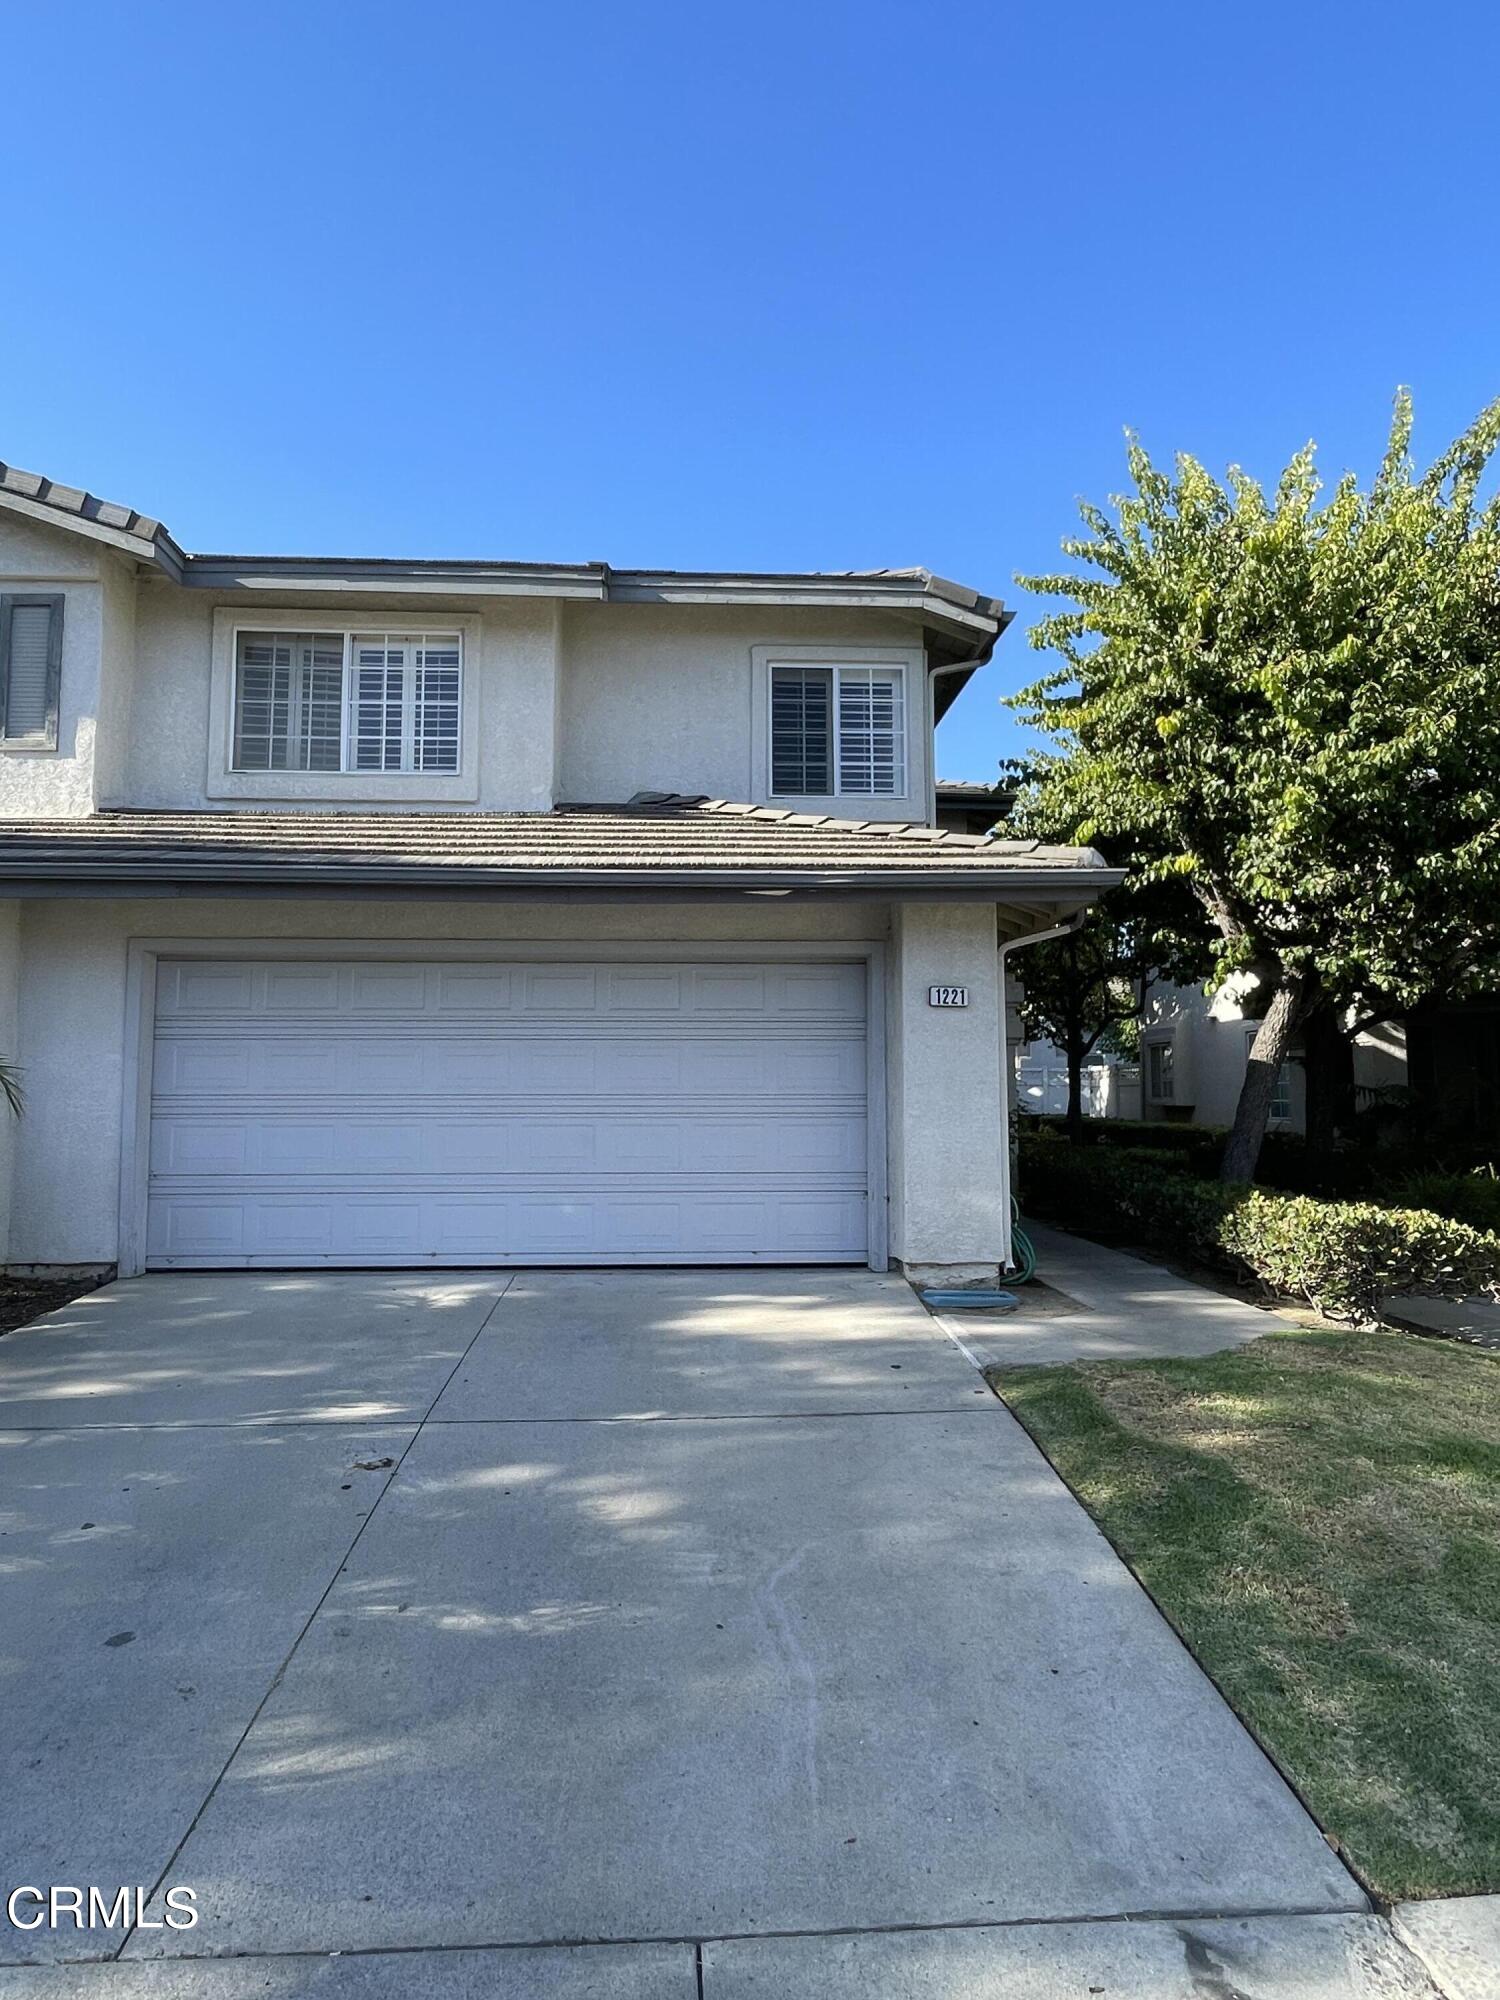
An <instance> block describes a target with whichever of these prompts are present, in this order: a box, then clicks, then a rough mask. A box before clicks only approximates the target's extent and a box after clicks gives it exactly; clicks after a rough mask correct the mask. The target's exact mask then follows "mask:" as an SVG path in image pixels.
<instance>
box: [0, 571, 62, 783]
mask: <svg viewBox="0 0 1500 2000" xmlns="http://www.w3.org/2000/svg"><path fill="white" fill-rule="evenodd" d="M62 621H63V600H62V598H61V596H51V595H49V596H45V597H34V596H30V595H27V596H19V595H17V596H10V597H0V738H3V739H4V741H6V742H8V743H24V744H27V745H29V746H33V747H35V748H37V749H49V750H50V749H55V748H56V747H57V700H58V689H59V683H60V680H61V670H62Z"/></svg>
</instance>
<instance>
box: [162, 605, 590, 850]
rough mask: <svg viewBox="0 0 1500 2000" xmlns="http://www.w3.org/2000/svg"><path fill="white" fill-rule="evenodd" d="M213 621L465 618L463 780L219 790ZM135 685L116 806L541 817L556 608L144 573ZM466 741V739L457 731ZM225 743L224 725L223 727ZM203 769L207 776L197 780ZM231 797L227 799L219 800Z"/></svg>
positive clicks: (278, 624)
mask: <svg viewBox="0 0 1500 2000" xmlns="http://www.w3.org/2000/svg"><path fill="white" fill-rule="evenodd" d="M221 612H228V613H230V614H231V618H230V619H227V620H225V619H221V621H220V623H221V626H225V625H228V624H229V623H231V622H234V621H238V622H240V623H242V624H247V625H255V626H261V627H264V628H268V629H277V628H281V629H288V628H290V629H296V624H297V616H298V613H299V612H302V613H310V614H314V615H315V616H316V617H317V619H318V620H319V622H323V623H326V622H328V621H330V620H333V621H336V622H338V623H340V624H347V625H348V626H350V627H351V628H352V629H356V630H366V629H374V630H382V629H384V628H385V625H386V623H387V621H389V623H390V625H391V626H392V628H393V629H394V628H396V627H399V626H411V625H412V624H413V623H417V624H421V625H425V626H426V627H427V628H428V629H432V630H441V629H443V626H444V621H445V620H452V619H458V618H462V619H464V620H466V621H473V622H472V625H471V626H470V627H469V629H468V630H467V631H466V645H465V650H466V657H465V663H464V668H465V671H464V703H465V708H466V713H467V714H468V715H469V716H471V717H472V719H473V721H474V723H475V725H476V726H475V728H474V731H473V735H472V745H473V748H472V752H470V753H469V755H472V757H473V760H474V761H473V764H472V766H469V763H468V756H467V755H466V759H465V762H466V769H465V772H464V781H463V782H460V783H458V784H455V783H454V781H452V780H450V779H441V780H437V781H436V782H427V781H424V780H423V779H422V778H421V777H420V776H416V775H410V776H403V775H401V774H389V775H386V774H377V775H374V776H372V775H371V774H368V773H367V774H363V775H361V774H356V773H352V772H351V773H342V774H341V773H329V772H302V771H292V772H257V773H254V774H246V775H245V776H244V777H243V778H236V779H234V780H233V781H231V782H230V783H228V784H226V783H225V782H224V781H223V779H222V777H221V776H220V775H219V773H220V771H221V768H222V764H223V761H224V759H223V755H222V750H221V752H220V755H219V756H218V757H215V756H214V754H213V752H214V745H213V743H212V741H211V736H210V721H209V716H210V706H211V700H212V690H213V684H214V676H215V673H216V672H217V673H218V675H219V676H220V680H221V707H222V708H223V711H224V713H225V715H226V716H227V714H228V678H229V672H230V665H231V644H230V641H229V639H228V635H227V632H226V633H224V634H223V635H222V636H221V641H220V645H219V647H218V649H217V656H216V649H215V643H214V640H215V614H216V613H221ZM135 629H136V676H135V689H134V700H133V704H132V726H131V730H130V748H129V757H128V762H127V771H126V778H125V787H124V790H125V798H126V801H127V802H128V803H129V804H131V805H133V806H140V807H157V808H165V807H178V808H198V807H203V806H209V807H215V808H218V809H221V810H222V809H224V808H226V807H232V806H233V805H234V804H236V803H237V802H238V803H245V804H250V805H263V806H267V807H272V808H274V806H275V805H277V804H282V805H285V806H287V807H289V808H291V809H297V808H308V807H327V806H338V805H340V804H344V805H349V806H351V807H353V806H357V807H358V808H359V810H361V811H377V810H381V809H382V808H390V809H394V810H401V809H403V808H404V809H407V810H411V809H419V808H421V807H423V806H424V805H429V806H430V805H450V804H452V805H458V806H460V807H462V806H470V807H480V808H484V809H487V810H489V811H494V812H545V811H547V810H548V809H549V808H550V807H551V805H552V799H553V793H552V782H553V770H554V765H555V761H556V741H555V732H556V716H557V669H558V662H557V644H558V612H557V606H556V605H555V604H554V603H551V602H549V601H548V600H546V599H542V598H510V599H504V600H496V599H493V598H490V599H480V598H449V599H445V600H443V602H442V603H441V604H440V605H434V604H432V603H431V602H430V601H429V600H425V599H424V600H422V601H421V602H420V604H414V603H411V602H405V603H403V602H402V601H400V600H399V599H397V600H396V601H394V602H387V601H382V602H381V603H380V604H379V605H375V604H372V603H370V602H368V601H367V600H365V599H363V598H361V600H360V601H359V603H358V604H357V605H353V604H351V602H350V600H349V599H348V598H342V597H333V596H331V595H329V594H328V593H323V594H321V595H319V594H316V593H307V592H303V593H300V594H297V595H295V596H294V595H291V594H288V593H285V592H280V591H278V592H277V593H276V595H275V597H274V598H273V599H263V598H262V597H259V596H256V597H251V596H250V595H249V594H248V593H246V592H240V593H238V594H231V595H224V596H221V595H220V594H218V593H217V592H210V591H199V590H183V589H178V588H177V587H175V586H174V585H172V584H169V583H166V582H164V581H161V580H159V579H156V578H150V579H147V580H145V581H144V582H142V584H141V585H140V589H139V596H138V602H137V609H136V627H135ZM467 734H468V732H467V731H466V735H467ZM225 735H226V738H227V730H226V731H225ZM211 774H212V775H211ZM230 793H238V794H239V798H238V800H237V799H236V798H235V797H232V796H229V794H230Z"/></svg>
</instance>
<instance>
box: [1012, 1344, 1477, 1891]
mask: <svg viewBox="0 0 1500 2000" xmlns="http://www.w3.org/2000/svg"><path fill="white" fill-rule="evenodd" d="M991 1380H992V1382H993V1383H994V1386H995V1387H996V1389H997V1390H998V1391H999V1393H1000V1394H1001V1395H1002V1396H1003V1397H1004V1399H1005V1401H1006V1402H1007V1403H1008V1404H1009V1406H1010V1407H1011V1409H1013V1410H1014V1411H1015V1413H1016V1415H1017V1416H1018V1417H1019V1418H1020V1420H1021V1422H1022V1423H1023V1424H1024V1425H1025V1426H1026V1428H1027V1429H1028V1430H1029V1431H1030V1432H1031V1434H1032V1436H1033V1437H1034V1438H1035V1439H1036V1440H1037V1442H1038V1443H1039V1444H1040V1445H1041V1447H1042V1449H1043V1450H1044V1451H1045V1452H1046V1454H1047V1456H1048V1457H1049V1458H1050V1459H1051V1461H1052V1463H1053V1464H1054V1465H1055V1466H1056V1467H1057V1469H1058V1471H1059V1472H1060V1473H1061V1474H1062V1476H1063V1477H1064V1478H1065V1479H1066V1480H1067V1482H1068V1484H1069V1485H1070V1486H1071V1487H1072V1488H1073V1490H1074V1491H1075V1492H1076V1493H1077V1494H1078V1495H1079V1497H1080V1498H1081V1499H1082V1500H1083V1502H1084V1504H1085V1505H1086V1506H1087V1507H1088V1509H1089V1511H1090V1512H1091V1513H1092V1514H1093V1516H1094V1518H1095V1519H1096V1520H1097V1521H1098V1522H1099V1524H1100V1526H1101V1527H1102V1528H1103V1529H1104V1531H1105V1533H1106V1534H1107V1535H1108V1536H1109V1538H1110V1540H1111V1541H1112V1542H1113V1543H1114V1545H1115V1547H1116V1548H1117V1549H1119V1551H1120V1553H1121V1554H1122V1555H1123V1556H1124V1557H1125V1558H1126V1560H1127V1561H1128V1562H1129V1563H1130V1564H1131V1566H1132V1568H1133V1569H1134V1570H1135V1571H1136V1573H1137V1574H1138V1575H1139V1576H1140V1577H1141V1579H1142V1581H1143V1582H1144V1583H1145V1584H1146V1586H1147V1588H1148V1589H1149V1590H1150V1591H1151V1593H1152V1595H1153V1596H1154V1597H1155V1598H1156V1600H1157V1602H1158V1603H1159V1604H1160V1605H1161V1607H1162V1609H1163V1610H1164V1611H1165V1612H1166V1614H1167V1616H1168V1617H1169V1618H1170V1619H1171V1620H1172V1622H1173V1623H1174V1624H1175V1625H1176V1627H1177V1629H1178V1630H1179V1631H1180V1632H1181V1633H1182V1635H1183V1637H1184V1638H1185V1639H1186V1640H1187V1642H1188V1643H1189V1645H1190V1646H1191V1647H1192V1648H1193V1650H1194V1652H1195V1653H1196V1654H1197V1655H1198V1657H1199V1658H1200V1659H1201V1660H1202V1662H1203V1664H1204V1665H1205V1667H1206V1668H1207V1669H1208V1671H1209V1672H1210V1673H1211V1674H1212V1675H1213V1677H1214V1679H1215V1680H1216V1681H1217V1682H1218V1684H1219V1686H1220V1687H1221V1688H1222V1689H1223V1690H1224V1693H1225V1694H1226V1695H1227V1696H1228V1698H1229V1700H1230V1701H1231V1702H1232V1703H1233V1704H1234V1706H1235V1707H1236V1708H1237V1709H1238V1710H1239V1712H1240V1714H1241V1715H1242V1716H1243V1717H1244V1718H1245V1720H1246V1721H1247V1722H1248V1723H1249V1724H1250V1726H1251V1727H1252V1728H1253V1729H1254V1730H1255V1731H1256V1733H1257V1734H1258V1735H1259V1737H1260V1738H1261V1740H1262V1741H1263V1742H1264V1743H1265V1744H1266V1746H1267V1748H1268V1749H1269V1750H1270V1751H1271V1753H1272V1755H1273V1756H1275V1757H1276V1759H1277V1760H1278V1762H1279V1763H1280V1764H1281V1766H1282V1768H1283V1769H1284V1770H1285V1771H1286V1772H1287V1774H1288V1776H1289V1777H1290V1778H1291V1779H1292V1780H1293V1782H1294V1783H1295V1784H1296V1785H1297V1786H1298V1787H1299V1789H1300V1790H1301V1791H1302V1793H1303V1795H1304V1797H1305V1798H1306V1799H1307V1800H1308V1803H1309V1804H1310V1806H1311V1807H1312V1809H1313V1811H1314V1812H1315V1813H1316V1814H1317V1816H1318V1819H1319V1820H1320V1822H1321V1823H1322V1825H1323V1827H1324V1828H1325V1830H1326V1831H1327V1832H1328V1833H1329V1835H1330V1836H1331V1837H1332V1838H1333V1839H1334V1840H1335V1841H1337V1843H1338V1844H1339V1846H1340V1848H1341V1849H1342V1850H1343V1852H1344V1853H1345V1854H1346V1855H1347V1857H1348V1859H1349V1860H1350V1862H1351V1863H1352V1864H1353V1866H1354V1867H1355V1868H1356V1869H1357V1870H1358V1872H1359V1873H1360V1875H1361V1876H1362V1877H1363V1878H1364V1880H1365V1881H1366V1882H1367V1883H1368V1884H1369V1885H1370V1886H1371V1887H1372V1888H1373V1889H1375V1890H1376V1891H1378V1892H1379V1893H1380V1894H1383V1895H1386V1896H1391V1897H1397V1896H1431V1895H1459V1894H1469V1893H1476V1892H1479V1891H1495V1890H1500V1729H1497V1727H1496V1724H1495V1717H1496V1715H1497V1714H1500V1355H1495V1354H1492V1353H1488V1352H1485V1351H1483V1350H1480V1349H1476V1348H1472V1347H1464V1346H1459V1345H1457V1344H1454V1343H1450V1342H1446V1341H1431V1340H1421V1339H1418V1338H1415V1337H1413V1336H1410V1335H1406V1334H1398V1333H1383V1332H1373V1333H1354V1332H1345V1331H1343V1330H1335V1329H1318V1330H1295V1331H1291V1332H1287V1333H1276V1334H1271V1335H1269V1336H1267V1337H1266V1338H1265V1339H1263V1340H1258V1341H1255V1342H1253V1343H1252V1344H1251V1345H1250V1346H1249V1347H1245V1348H1241V1349H1239V1350H1238V1351H1236V1352H1234V1353H1230V1354H1219V1355H1212V1356H1210V1357H1208V1358H1207V1359H1205V1360H1198V1361H1156V1362H1134V1363H1121V1364H1111V1363H1085V1364H1081V1365H1078V1366H1074V1367H1068V1368H1029V1369H1011V1370H995V1371H993V1372H992V1375H991Z"/></svg>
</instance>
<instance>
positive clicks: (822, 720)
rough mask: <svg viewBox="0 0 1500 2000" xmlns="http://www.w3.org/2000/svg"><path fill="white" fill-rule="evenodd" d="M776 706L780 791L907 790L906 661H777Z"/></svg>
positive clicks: (878, 794) (776, 783)
mask: <svg viewBox="0 0 1500 2000" xmlns="http://www.w3.org/2000/svg"><path fill="white" fill-rule="evenodd" d="M770 709H771V791H772V793H773V794H775V795H777V796H779V797H784V798H798V797H800V798H831V797H834V796H836V795H839V794H842V793H845V792H851V793H858V794H860V795H862V796H864V797H867V798H869V797H875V798H901V797H903V796H904V795H905V792H906V675H905V672H904V670H903V669H902V668H901V667H873V666H869V667H862V666H832V667H811V666H807V667H804V666H773V667H772V669H771V701H770Z"/></svg>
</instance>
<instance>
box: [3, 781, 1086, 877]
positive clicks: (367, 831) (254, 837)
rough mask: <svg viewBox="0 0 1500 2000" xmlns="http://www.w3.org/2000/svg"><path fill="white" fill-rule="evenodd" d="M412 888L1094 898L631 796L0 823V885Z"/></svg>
mask: <svg viewBox="0 0 1500 2000" xmlns="http://www.w3.org/2000/svg"><path fill="white" fill-rule="evenodd" d="M68 879H73V880H92V881H96V882H97V881H111V882H119V883H122V884H124V883H129V882H132V881H141V882H145V881H172V882H177V883H185V882H200V883H204V884H212V883H214V882H218V881H261V882H291V881H298V882H307V883H311V884H314V885H321V884H328V883H334V882H342V883H363V884H367V885H370V886H376V885H379V884H382V883H392V884H399V883H403V882H406V883H412V882H423V883H429V884H431V885H433V886H442V887H445V888H491V889H498V888H506V887H512V888H520V889H535V888H547V887H557V888H563V887H571V888H578V887H594V888H600V887H605V888H619V889H621V890H622V891H631V890H648V891H649V890H650V889H652V888H654V887H658V888H659V887H663V886H667V885H671V886H675V887H692V888H718V887H722V888H729V889H735V888H741V889H742V888H750V887H762V886H763V887H786V888H804V889H822V890H825V891H837V890H838V889H840V888H843V889H855V888H868V887H886V888H892V889H896V888H900V887H908V886H909V887H910V888H911V890H912V891H913V892H914V893H921V892H922V891H923V890H925V889H927V888H933V887H936V888H943V889H945V890H959V891H962V892H966V893H970V894H978V895H981V896H987V897H988V896H992V897H995V898H997V899H999V898H1001V897H1003V896H1005V895H1006V894H1008V893H1009V892H1011V891H1013V890H1020V889H1022V888H1023V887H1027V888H1031V889H1037V888H1044V887H1047V886H1053V887H1056V888H1061V889H1065V890H1092V889H1096V888H1104V887H1107V886H1108V885H1109V884H1110V883H1111V882H1113V881H1115V880H1117V879H1118V876H1117V872H1116V871H1114V870H1111V869H1108V868H1106V867H1105V865H1104V862H1103V861H1102V859H1101V858H1100V856H1099V855H1097V854H1096V853H1094V852H1093V850H1092V849H1089V848H1071V847H1045V846H1042V845H1040V844H1039V843H1037V842H1036V841H1029V840H992V839H990V838H988V837H986V836H982V835H976V834H965V833H951V832H943V831H940V830H939V829H937V828H934V827H929V826H925V825H910V824H906V823H903V822H899V821H897V822H892V821H886V820H854V819H847V820H846V819H836V818H834V817H832V816H830V815H827V814H822V813H798V812H792V811H789V810H787V809H785V808H782V807H777V806H753V805H741V804H737V803H735V802H734V801H731V800H727V799H703V798H687V797H682V796H678V795H675V794H671V795H666V794H644V795H641V796H639V797H638V798H637V799H635V800H632V801H631V802H630V803H629V804H628V805H571V806H560V807H558V808H557V810H556V811H554V812H473V811H463V810H459V811H452V810H450V811H447V812H417V813H408V812H389V813H378V812H343V811H332V812H330V811H324V812H301V811H295V810H293V811H284V810H268V811H261V810H251V811H232V812H222V811H214V812H130V811H109V812H102V813H96V814H93V815H92V816H90V817H89V818H86V819H54V820H16V819H6V820H0V882H4V881H11V882H17V881H31V882H37V881H47V880H68Z"/></svg>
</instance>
